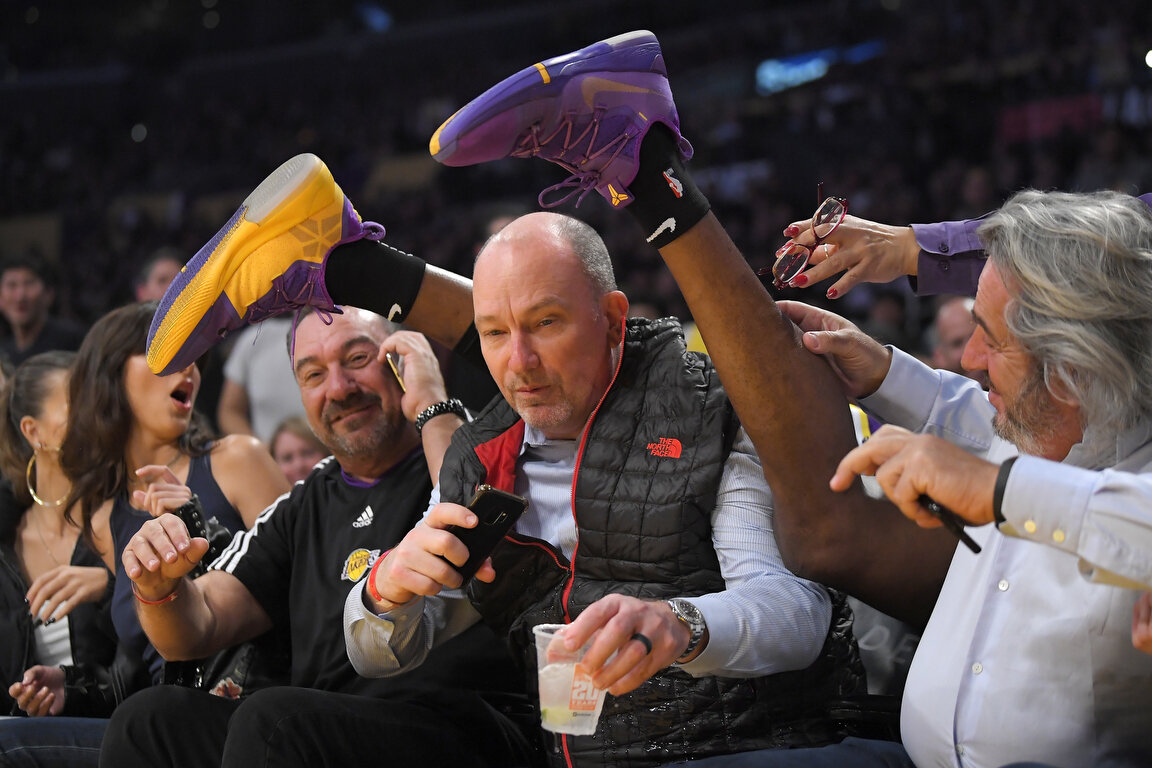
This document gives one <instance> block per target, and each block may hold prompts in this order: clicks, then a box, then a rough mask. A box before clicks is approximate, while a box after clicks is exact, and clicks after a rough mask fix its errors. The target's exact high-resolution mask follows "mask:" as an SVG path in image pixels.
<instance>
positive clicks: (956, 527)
mask: <svg viewBox="0 0 1152 768" xmlns="http://www.w3.org/2000/svg"><path fill="white" fill-rule="evenodd" d="M920 506H922V507H924V509H926V510H928V511H929V512H930V513H932V514H933V515H935V516H936V518H937V519H938V520H939V521H940V522H942V523H944V527H945V528H947V529H948V530H950V531H952V533H954V534H955V535H956V538H958V539H960V541H962V542H964V546H966V547H968V549H970V550H972V551H973V552H975V553H976V554H980V545H979V544H977V543H976V542H975V541H973V539H972V537H971V536H969V535H968V534H967V533H965V532H964V521H963V520H961V519H960V517H959V516H958V515H957V514H956V513H955V512H953V511H952V510H950V509H948V507H945V506H944V505H943V504H941V503H940V502H938V501H936V500H935V499H933V498H932V497H931V496H921V497H920Z"/></svg>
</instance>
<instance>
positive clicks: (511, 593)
mask: <svg viewBox="0 0 1152 768" xmlns="http://www.w3.org/2000/svg"><path fill="white" fill-rule="evenodd" d="M737 429H738V423H737V421H736V419H735V417H734V415H733V413H732V410H731V407H730V405H729V403H728V399H727V397H726V395H725V394H724V390H723V388H722V386H721V384H720V381H719V378H718V377H717V376H716V372H715V370H714V369H713V367H712V364H711V362H710V360H709V359H708V358H707V357H706V356H703V355H698V354H696V353H692V352H687V351H686V350H685V347H684V340H683V335H682V333H681V331H680V326H679V324H678V323H676V322H675V321H674V320H662V321H655V322H648V321H643V320H631V321H629V324H628V328H627V333H626V335H625V342H624V349H623V354H622V360H621V364H620V368H619V370H618V373H617V375H616V377H615V379H614V381H613V384H612V386H611V387H610V388H609V391H608V393H607V395H606V396H605V398H604V400H603V402H602V403H601V405H600V407H599V408H598V409H597V411H596V412H595V413H594V414H593V416H592V419H591V420H590V425H589V426H588V427H586V428H585V432H584V435H583V438H582V441H581V444H580V447H579V449H578V450H579V453H578V454H577V468H576V472H577V481H576V484H575V491H574V493H575V496H574V515H575V518H576V524H577V533H578V538H577V546H576V551H575V553H574V556H573V558H572V560H571V562H570V561H569V560H568V559H567V558H566V557H565V556H564V555H563V554H562V553H561V552H560V551H559V550H557V549H555V548H554V547H552V546H551V545H549V544H548V543H547V542H544V541H540V540H538V539H531V538H527V537H524V536H520V535H517V534H513V535H511V536H509V537H508V538H507V539H505V541H504V542H503V543H502V545H501V546H500V547H499V548H498V549H497V551H496V553H495V554H494V555H493V563H494V565H495V567H496V572H497V574H498V577H497V579H496V581H495V582H494V583H493V584H490V585H488V584H483V583H481V582H477V581H473V582H472V586H471V588H470V596H471V598H472V601H473V603H474V604H475V605H476V607H477V609H478V610H479V611H480V613H481V614H482V615H483V617H484V619H485V621H487V622H488V623H489V624H491V625H492V626H493V627H494V628H495V629H496V630H497V631H498V632H506V633H508V635H509V638H510V641H511V642H512V645H513V647H514V650H515V651H516V655H517V657H518V658H519V659H520V660H521V661H522V662H523V665H524V667H525V672H526V675H527V676H528V680H527V682H528V684H529V686H530V690H535V684H536V679H535V678H536V669H535V667H536V659H535V651H534V649H533V645H532V636H531V629H532V627H533V626H534V625H536V624H540V623H563V622H569V621H571V620H572V619H574V618H575V617H576V616H578V615H579V614H580V612H581V611H583V610H584V608H586V607H587V606H588V605H590V604H591V603H593V602H595V601H596V600H599V599H600V598H602V597H604V596H605V595H608V594H625V595H632V596H636V597H640V598H645V599H661V598H669V597H678V596H679V597H691V596H695V595H701V594H705V593H709V592H717V591H720V590H723V589H724V580H723V577H722V575H721V573H720V568H719V565H718V563H717V560H716V554H715V551H714V549H713V546H712V529H711V513H712V510H713V508H714V507H715V503H716V495H717V489H718V486H719V483H720V478H721V474H722V471H723V467H724V463H725V461H726V459H727V457H728V453H729V452H730V449H731V445H732V441H733V439H734V437H735V433H736V430H737ZM523 434H524V423H523V422H522V421H520V419H519V417H518V416H517V415H516V413H515V412H514V411H513V410H512V409H511V408H510V407H509V406H508V404H507V403H506V402H505V401H504V400H503V399H501V398H497V399H496V400H495V401H493V402H492V403H491V404H489V406H488V407H487V408H486V409H485V410H484V411H483V412H482V413H481V414H480V415H479V416H478V417H477V419H476V421H474V422H472V423H471V424H468V425H465V426H464V427H462V428H461V429H459V430H457V432H456V435H455V436H454V438H453V441H452V447H451V448H450V449H449V451H448V454H447V455H446V456H445V459H444V468H443V470H442V472H441V475H440V493H441V498H442V499H443V500H444V501H456V502H458V503H466V502H467V499H468V498H469V497H470V496H471V494H472V492H473V491H474V489H475V487H476V486H477V485H479V484H481V483H488V484H491V485H494V486H497V487H500V488H503V489H505V490H512V488H513V481H514V477H515V467H516V459H517V456H518V454H519V450H520V445H521V442H522V440H523ZM839 605H840V607H841V608H842V610H841V611H838V612H837V615H836V616H834V618H833V622H832V624H833V627H832V631H830V633H829V640H828V642H827V643H826V645H825V648H824V652H823V653H822V654H821V656H820V658H819V659H818V660H817V661H816V662H815V663H814V664H813V665H812V666H811V667H809V668H808V669H806V670H801V671H797V672H787V673H781V674H776V675H770V676H766V677H761V678H755V679H737V678H722V677H703V678H693V677H692V676H690V675H688V674H687V673H685V672H682V671H680V670H678V669H674V668H669V669H666V670H664V671H662V672H660V673H658V674H657V675H655V676H654V677H653V678H652V679H650V680H649V681H648V682H646V683H645V684H644V685H643V686H641V687H640V688H639V689H637V690H635V691H633V692H632V693H629V694H627V695H625V696H621V697H614V696H609V697H608V699H607V701H606V702H605V705H604V711H603V713H602V715H601V719H600V724H599V726H598V728H597V732H596V734H595V735H594V736H589V737H583V736H564V737H563V738H562V744H561V746H562V749H561V751H560V753H559V754H554V755H553V758H554V762H556V763H557V764H559V765H564V764H569V765H588V766H591V765H598V766H599V765H615V766H656V765H662V764H665V763H668V762H671V761H674V760H678V759H684V758H687V757H697V758H700V757H706V756H711V755H719V754H728V753H732V752H740V751H745V750H751V749H761V748H767V747H791V746H809V745H820V744H824V743H828V742H829V741H832V740H834V739H835V736H834V734H833V730H834V729H833V728H832V727H831V726H828V725H826V719H825V718H824V715H823V703H824V702H825V701H826V700H828V699H829V698H836V697H838V696H840V695H843V694H846V693H852V692H855V691H857V690H860V689H861V688H862V668H861V667H860V665H859V659H858V657H857V656H856V652H855V643H854V642H853V640H852V637H851V619H850V614H849V613H847V609H846V607H844V606H843V602H842V601H839Z"/></svg>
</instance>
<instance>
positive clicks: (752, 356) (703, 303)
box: [660, 213, 955, 625]
mask: <svg viewBox="0 0 1152 768" xmlns="http://www.w3.org/2000/svg"><path fill="white" fill-rule="evenodd" d="M660 255H661V256H662V257H663V258H664V261H665V262H666V263H667V265H668V267H669V269H670V270H671V272H672V275H673V277H675V279H676V282H677V283H678V284H679V286H680V290H681V291H682V293H683V294H684V298H685V300H686V301H687V303H688V307H689V309H691V311H692V315H693V317H694V319H695V320H696V323H697V325H698V327H699V328H700V332H701V335H702V336H703V339H704V343H705V344H706V345H707V347H708V352H709V354H710V355H711V357H712V360H713V361H714V363H715V364H716V368H717V370H718V371H719V374H720V378H721V381H723V383H724V386H725V389H726V390H727V392H728V396H729V398H730V399H731V401H732V404H733V406H734V407H735V409H736V412H737V413H738V414H739V416H740V420H741V423H742V424H743V425H744V428H745V429H746V430H747V432H748V434H749V436H750V437H751V438H752V441H753V443H754V445H755V446H756V450H757V453H758V454H759V455H760V458H761V461H762V463H763V466H764V476H765V478H766V479H767V480H768V484H769V485H770V486H771V488H772V492H773V496H774V498H775V507H776V537H777V540H778V541H779V544H780V550H781V553H782V555H783V557H784V562H785V564H786V565H787V566H788V567H789V568H790V569H791V570H793V571H794V572H795V573H797V574H799V575H801V576H804V577H806V578H810V579H813V580H816V581H820V582H823V583H825V584H828V585H830V586H833V587H837V588H839V589H843V590H845V591H846V592H848V593H850V594H853V595H855V596H856V597H858V598H860V599H861V600H864V601H865V602H868V603H870V604H871V605H873V606H875V607H876V608H879V609H880V610H882V611H884V612H886V613H889V614H891V615H893V616H897V617H899V618H902V619H904V620H906V621H909V622H911V623H914V624H917V625H923V623H924V622H925V621H926V619H927V617H928V615H929V614H930V613H931V610H932V606H933V605H934V604H935V601H936V597H937V595H938V593H939V590H940V585H941V584H942V583H943V579H944V575H945V573H946V572H947V569H948V565H949V563H950V561H951V556H952V553H953V552H954V550H955V540H954V539H950V537H949V535H948V534H947V533H945V532H942V531H927V530H924V529H920V528H917V527H916V526H913V525H909V524H908V522H907V521H906V520H904V518H903V516H902V515H901V514H900V512H899V511H898V510H897V509H896V508H895V507H894V506H892V504H890V503H889V502H887V501H885V500H876V499H871V498H869V497H868V496H867V494H865V493H864V491H863V487H862V486H861V484H860V483H859V481H856V482H855V483H854V484H853V485H852V487H851V488H850V489H848V490H847V491H846V492H844V493H835V492H833V491H832V490H831V489H830V488H829V486H828V481H829V479H830V478H831V477H832V476H833V474H834V473H835V471H836V467H837V465H838V464H839V462H840V459H842V458H843V457H844V455H845V454H847V453H848V451H850V450H851V449H853V448H854V447H855V446H856V438H855V434H854V431H853V427H852V423H851V420H850V416H849V409H848V407H847V401H846V398H845V395H844V393H843V391H842V390H841V387H840V384H839V382H838V381H837V378H836V375H835V374H834V373H833V371H832V369H831V368H830V367H829V365H828V364H827V363H826V362H825V361H824V360H822V359H820V358H819V357H817V356H815V355H812V354H811V353H809V352H808V351H807V350H805V349H804V347H803V346H802V344H801V342H800V332H799V330H798V329H797V328H796V327H795V325H793V323H792V322H791V321H790V320H789V319H788V318H786V317H784V316H782V315H781V314H780V311H779V310H778V309H777V307H776V306H775V304H774V303H773V301H772V299H771V297H770V296H769V295H768V293H767V291H766V290H765V288H764V287H763V286H762V285H761V283H760V281H759V280H758V279H757V277H756V275H755V274H754V273H753V272H752V270H751V268H750V267H749V266H748V264H747V262H746V261H745V260H744V257H743V256H742V255H741V254H740V252H739V251H738V250H737V249H736V246H735V245H734V244H733V243H732V241H731V239H730V238H729V237H728V235H727V233H726V232H725V231H724V229H723V228H722V227H721V226H720V223H719V222H718V221H717V220H716V218H715V216H714V215H712V214H711V213H709V214H708V215H707V216H705V217H704V218H703V219H702V220H701V221H700V222H699V223H698V224H697V225H696V226H695V227H693V228H692V229H691V230H689V231H688V232H686V233H685V234H684V235H683V236H682V237H680V238H678V239H676V240H674V241H673V242H671V243H669V244H668V245H667V246H665V247H664V248H662V249H661V250H660Z"/></svg>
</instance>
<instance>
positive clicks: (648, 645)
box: [632, 632, 652, 656]
mask: <svg viewBox="0 0 1152 768" xmlns="http://www.w3.org/2000/svg"><path fill="white" fill-rule="evenodd" d="M632 639H633V640H636V641H637V642H639V643H640V645H642V646H644V655H645V656H647V655H648V654H650V653H652V641H651V640H649V639H648V636H647V635H642V634H640V633H639V632H635V633H633V634H632Z"/></svg>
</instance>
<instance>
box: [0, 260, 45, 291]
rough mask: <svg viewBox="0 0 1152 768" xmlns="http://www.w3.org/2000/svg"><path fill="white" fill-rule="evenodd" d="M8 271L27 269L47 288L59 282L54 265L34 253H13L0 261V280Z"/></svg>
mask: <svg viewBox="0 0 1152 768" xmlns="http://www.w3.org/2000/svg"><path fill="white" fill-rule="evenodd" d="M10 269H27V270H28V271H29V272H31V273H32V274H34V275H36V277H38V278H40V282H42V283H44V285H45V286H46V287H48V288H55V287H56V286H57V285H58V284H59V282H60V281H59V279H58V277H57V275H56V267H55V265H53V264H52V263H51V262H50V261H48V260H47V259H45V258H43V257H41V256H38V255H36V254H34V253H13V254H10V255H8V256H5V257H4V258H3V259H0V278H2V277H3V276H4V273H5V272H7V271H8V270H10Z"/></svg>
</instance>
